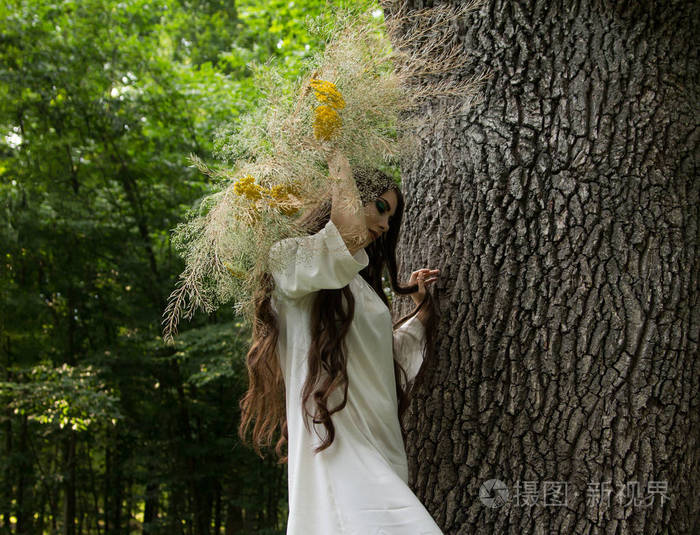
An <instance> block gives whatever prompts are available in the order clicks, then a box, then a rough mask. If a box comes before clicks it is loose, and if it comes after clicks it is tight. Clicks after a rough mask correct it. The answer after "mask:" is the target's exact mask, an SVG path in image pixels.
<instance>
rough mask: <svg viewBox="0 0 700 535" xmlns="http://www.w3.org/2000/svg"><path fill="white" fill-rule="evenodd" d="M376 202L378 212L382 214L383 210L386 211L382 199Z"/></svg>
mask: <svg viewBox="0 0 700 535" xmlns="http://www.w3.org/2000/svg"><path fill="white" fill-rule="evenodd" d="M376 204H377V211H378V212H379V213H380V214H383V213H384V212H386V205H385V204H384V201H381V200H377V202H376Z"/></svg>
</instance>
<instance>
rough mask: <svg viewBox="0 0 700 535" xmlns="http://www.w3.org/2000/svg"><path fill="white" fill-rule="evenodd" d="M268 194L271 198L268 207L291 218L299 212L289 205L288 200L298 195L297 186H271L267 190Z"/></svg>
mask: <svg viewBox="0 0 700 535" xmlns="http://www.w3.org/2000/svg"><path fill="white" fill-rule="evenodd" d="M268 194H269V195H270V197H272V201H271V202H270V206H271V207H273V208H276V209H277V210H279V211H280V212H282V213H283V214H284V215H287V216H291V215H294V214H296V213H297V212H298V211H299V209H298V208H297V207H296V206H294V205H293V204H291V202H290V199H289V196H290V195H294V196H298V195H299V187H298V185H297V184H278V185H276V186H272V187H271V188H270V189H269V190H268Z"/></svg>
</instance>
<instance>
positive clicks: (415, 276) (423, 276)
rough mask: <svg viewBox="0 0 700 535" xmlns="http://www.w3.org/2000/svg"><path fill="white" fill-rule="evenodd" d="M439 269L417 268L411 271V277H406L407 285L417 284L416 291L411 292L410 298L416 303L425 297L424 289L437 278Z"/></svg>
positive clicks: (418, 303) (419, 302)
mask: <svg viewBox="0 0 700 535" xmlns="http://www.w3.org/2000/svg"><path fill="white" fill-rule="evenodd" d="M438 273H440V270H439V269H427V268H424V269H419V270H418V271H414V272H413V273H411V278H410V279H408V285H409V286H412V285H414V284H418V291H417V292H414V293H412V294H411V299H413V302H414V303H415V304H416V305H420V304H421V302H422V301H423V299H424V298H425V290H426V288H427V287H428V286H430V285H431V284H432V283H434V282H435V281H436V280H437V279H438Z"/></svg>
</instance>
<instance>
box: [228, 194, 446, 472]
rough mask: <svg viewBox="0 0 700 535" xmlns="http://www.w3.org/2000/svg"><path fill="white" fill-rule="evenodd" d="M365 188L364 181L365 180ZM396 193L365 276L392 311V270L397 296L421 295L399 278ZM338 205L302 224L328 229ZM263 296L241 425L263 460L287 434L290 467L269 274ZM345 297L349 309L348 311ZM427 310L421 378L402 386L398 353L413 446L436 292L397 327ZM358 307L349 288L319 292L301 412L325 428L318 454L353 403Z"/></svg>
mask: <svg viewBox="0 0 700 535" xmlns="http://www.w3.org/2000/svg"><path fill="white" fill-rule="evenodd" d="M358 186H359V183H358ZM390 189H394V190H395V191H396V195H397V197H398V204H397V207H396V211H395V212H394V215H393V216H391V217H390V218H389V230H388V231H387V232H386V233H384V234H383V235H382V236H381V237H380V238H379V239H377V240H375V241H374V242H372V243H371V244H370V245H368V246H367V247H366V248H365V251H366V252H367V256H368V257H369V264H368V265H367V267H366V268H364V269H363V270H362V271H360V274H361V275H362V277H363V278H364V279H365V280H366V281H367V283H368V284H369V285H370V286H371V287H372V288H373V289H374V291H375V292H376V293H377V295H378V296H379V297H380V298H381V299H382V301H384V303H385V304H386V305H387V307H388V306H389V300H388V299H387V297H386V295H385V293H384V289H383V285H382V275H383V273H384V270H385V269H386V271H387V272H388V275H389V281H390V284H391V288H392V289H393V291H394V292H395V293H397V294H399V295H408V294H411V293H413V292H415V291H417V290H418V285H417V284H414V285H411V286H401V285H400V284H399V282H398V278H397V267H396V243H397V241H398V237H399V231H400V229H401V219H402V217H403V209H404V199H403V195H402V194H401V191H400V190H399V188H398V187H397V186H391V188H390ZM330 213H331V201H330V200H328V201H326V202H324V203H321V204H320V205H319V207H318V208H316V209H315V210H313V211H312V212H310V213H309V214H306V215H305V216H303V217H302V219H301V221H300V222H299V224H300V225H301V226H302V228H304V229H305V230H306V231H307V232H308V233H309V234H315V233H316V232H318V231H319V230H321V229H322V228H323V227H324V226H325V225H326V223H327V222H328V220H329V218H330ZM259 282H260V284H259V286H258V291H257V292H256V295H255V322H254V325H253V341H252V344H251V347H250V350H249V351H248V354H247V355H246V364H247V368H248V380H249V384H248V391H247V392H246V393H245V395H244V396H243V398H242V399H241V401H240V403H239V405H240V409H241V422H240V425H239V428H238V434H239V436H240V438H241V439H242V441H243V442H244V443H246V442H247V440H246V435H247V430H248V427H249V426H250V424H251V422H252V421H254V426H253V433H252V446H253V448H254V449H255V451H256V452H257V454H258V455H259V456H260V457H262V458H264V455H263V454H262V453H261V451H260V448H261V447H269V446H271V444H272V441H273V439H274V437H275V436H276V434H277V430H278V429H279V431H280V435H279V438H278V440H277V443H276V445H275V453H276V454H277V457H278V459H279V460H278V464H282V463H285V462H287V456H286V455H284V454H283V448H284V446H285V445H286V443H287V439H288V433H287V417H286V412H285V385H284V379H283V376H282V369H281V367H280V364H279V358H278V354H277V339H278V335H279V328H278V324H277V318H276V315H275V312H274V310H273V308H272V305H271V302H270V296H271V294H272V290H273V289H274V280H273V278H272V275H271V274H270V273H262V274H260V276H259ZM343 297H344V298H345V302H346V303H347V304H346V307H343V303H342V302H343ZM424 307H427V308H428V311H427V316H426V318H427V320H426V321H427V323H426V325H425V331H426V339H427V340H426V346H425V350H424V353H423V359H424V360H423V365H422V366H421V369H420V371H419V373H418V375H417V376H416V378H415V380H414V381H413V382H412V383H410V384H408V385H407V388H404V387H403V386H402V384H401V383H402V381H401V380H400V377H401V376H403V382H404V383H407V381H406V372H405V370H404V369H403V368H402V367H401V365H400V364H399V363H398V361H397V360H396V357H395V356H394V379H395V381H396V396H397V400H398V418H399V423H400V426H401V434H402V438H403V440H404V446H405V444H406V429H405V427H404V423H403V416H404V414H405V412H406V410H407V409H408V406H409V402H410V398H411V394H412V393H413V392H414V391H415V389H416V387H417V386H418V384H420V383H422V382H423V381H424V380H425V378H426V377H427V375H428V374H429V373H430V372H431V371H432V369H433V367H434V362H435V358H434V346H435V343H434V332H435V325H436V323H437V308H438V307H437V306H436V304H435V302H434V298H433V297H432V294H431V293H430V292H429V291H426V297H425V298H424V299H423V301H422V302H421V304H420V305H418V306H417V307H416V308H415V309H414V310H413V311H412V312H411V313H409V314H407V315H406V316H404V317H402V318H401V319H399V320H398V321H397V322H396V323H395V324H394V328H397V327H398V326H399V325H401V324H402V323H404V322H405V321H408V320H409V319H410V318H412V317H413V316H414V315H416V314H417V313H418V312H419V311H420V310H421V309H422V308H424ZM354 310H355V298H354V296H353V294H352V292H351V291H350V287H349V286H345V287H343V288H340V289H330V290H326V289H324V290H319V291H318V292H317V295H316V296H315V298H314V301H313V305H312V310H311V344H310V348H309V353H308V357H307V359H308V366H309V367H308V375H307V378H306V381H305V383H304V387H303V390H302V407H303V408H302V411H303V413H304V423H305V425H306V428H307V430H308V429H309V423H308V419H309V418H311V419H312V420H313V422H314V424H322V425H323V426H324V427H325V429H326V436H325V437H324V438H323V439H322V443H321V444H320V445H319V446H318V447H317V448H316V449H315V450H314V452H316V453H318V452H320V451H323V450H324V449H326V448H328V447H329V446H330V445H331V444H332V443H333V440H334V438H335V427H334V425H333V421H332V419H331V415H332V414H334V413H335V412H338V411H340V410H342V409H343V408H344V407H345V404H346V402H347V390H348V374H347V355H346V352H345V343H344V340H345V336H346V335H347V333H348V330H349V329H350V324H351V322H352V319H353V315H354ZM336 388H342V389H343V399H342V401H341V402H340V403H339V404H338V405H337V406H335V407H328V399H329V397H330V394H331V393H332V392H333V391H334V390H335V389H336ZM309 398H313V400H314V401H315V407H316V413H315V414H311V413H309V411H308V408H307V401H308V400H309Z"/></svg>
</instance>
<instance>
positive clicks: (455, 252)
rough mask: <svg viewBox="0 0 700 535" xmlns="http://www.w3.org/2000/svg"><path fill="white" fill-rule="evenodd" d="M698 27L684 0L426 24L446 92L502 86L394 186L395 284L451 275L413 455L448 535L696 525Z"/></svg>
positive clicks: (541, 0) (429, 139)
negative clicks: (452, 85)
mask: <svg viewBox="0 0 700 535" xmlns="http://www.w3.org/2000/svg"><path fill="white" fill-rule="evenodd" d="M426 4H427V3H424V2H421V1H394V2H391V1H387V2H384V7H385V11H386V13H387V16H388V17H389V18H391V14H392V13H396V12H397V11H398V10H401V9H408V10H411V9H417V8H422V7H430V5H426ZM699 26H700V4H698V3H697V2H693V1H690V0H683V1H680V0H678V1H667V2H650V1H626V2H612V1H606V0H599V1H593V0H579V1H573V0H572V1H563V0H557V1H552V2H550V1H545V0H533V1H518V2H516V1H511V0H488V1H486V2H485V3H484V5H483V6H482V8H481V9H480V11H478V12H475V13H473V14H472V15H470V16H468V17H466V18H465V19H464V20H463V21H461V23H460V24H458V25H452V27H450V28H441V29H435V30H433V31H436V32H452V35H453V43H456V44H458V45H459V46H462V47H463V50H464V54H465V55H468V56H469V57H470V58H471V59H472V60H473V61H472V65H473V70H472V71H470V70H469V69H465V70H464V71H463V72H455V73H454V76H459V77H466V76H470V75H473V74H474V73H476V72H478V71H480V70H482V69H483V68H484V67H486V68H488V69H490V70H491V71H492V72H493V74H494V75H493V76H492V78H491V79H490V81H489V82H488V84H487V86H486V88H485V91H484V101H483V103H481V104H480V105H479V106H477V107H475V108H473V109H472V110H471V111H470V112H469V113H468V114H466V115H464V116H463V117H461V118H460V119H459V120H453V121H446V122H443V123H442V124H441V126H439V127H436V128H435V129H434V130H432V131H429V132H428V131H426V132H423V134H422V139H423V145H422V148H421V149H420V152H419V154H417V155H416V156H417V157H416V160H415V162H413V163H411V164H409V165H407V166H406V167H405V169H404V170H403V171H404V172H403V181H404V190H405V192H406V195H407V197H408V198H409V201H408V207H407V209H408V211H407V217H406V224H405V230H404V233H403V241H402V247H401V250H402V255H403V257H402V260H403V268H404V274H408V273H410V271H411V270H412V269H415V267H416V266H422V265H428V266H431V267H436V268H440V269H441V284H440V286H439V288H438V289H437V290H436V292H437V293H438V295H439V297H440V299H441V303H442V304H441V311H442V315H443V318H442V324H441V325H442V326H441V329H440V336H439V340H440V342H439V343H440V349H441V351H440V353H441V359H440V361H439V363H438V365H437V367H436V369H435V371H434V373H433V374H432V375H430V376H429V377H428V378H427V380H426V383H425V384H424V385H423V386H422V388H421V389H420V391H419V394H418V395H417V398H416V400H415V401H414V403H413V405H412V412H411V418H410V421H409V428H410V429H411V431H410V440H409V448H410V451H409V458H410V460H411V473H412V482H413V484H414V487H415V488H416V489H417V492H418V494H419V495H420V496H421V498H422V499H423V500H424V503H426V506H427V507H428V509H430V510H431V512H432V513H433V514H434V516H435V518H436V519H437V521H438V523H439V524H440V525H441V526H442V528H443V529H444V531H445V533H449V534H457V533H494V532H499V533H502V532H507V533H514V534H516V533H587V534H597V533H624V534H628V533H630V534H631V533H635V534H636V533H649V534H651V533H679V534H680V533H690V532H691V531H692V530H693V529H694V528H695V527H697V525H699V524H700V518H699V514H700V502H698V500H697V498H696V496H697V494H698V492H699V491H700V482H699V479H700V477H699V476H700V473H699V472H698V470H699V469H700V468H699V467H700V454H699V449H698V434H699V432H700V431H699V429H700V425H699V424H700V422H699V419H698V396H697V392H698V390H699V389H700V364H699V362H698V359H697V354H698V334H699V333H698V331H699V328H700V312H699V308H698V297H699V296H700V292H699V288H698V271H699V268H700V255H698V249H697V248H698V233H699V229H698V207H699V206H700V204H699V191H700V182H699V181H698V179H697V171H698V161H697V158H698V124H697V123H698V120H697V108H698V98H699V97H700V94H699V91H698V90H699V88H700V80H699V78H698V47H697V37H696V33H695V31H694V30H695V29H696V28H698V27H699ZM410 30H411V28H410V27H404V28H399V29H398V30H397V31H410ZM431 38H434V36H432V35H431V34H430V33H428V34H426V39H431ZM424 111H425V112H426V113H429V112H430V111H431V110H424ZM426 241H427V242H428V243H429V244H430V246H429V247H428V248H425V249H421V248H418V246H417V244H418V243H419V242H420V243H426ZM492 478H495V479H499V480H501V481H503V482H504V483H505V485H506V487H507V489H508V490H509V496H508V499H507V501H506V503H505V505H503V506H502V507H500V508H495V509H491V508H489V507H487V506H485V505H484V503H483V502H482V501H481V500H480V499H479V489H480V486H481V485H482V484H483V483H485V482H486V481H487V480H490V479H492ZM557 490H560V491H561V494H560V495H557V493H556V491H557ZM528 498H529V499H530V501H529V502H528V501H527V500H528ZM533 501H535V503H534V504H533V503H532V502H533ZM557 502H565V505H564V506H556V505H555V504H556V503H557Z"/></svg>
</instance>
